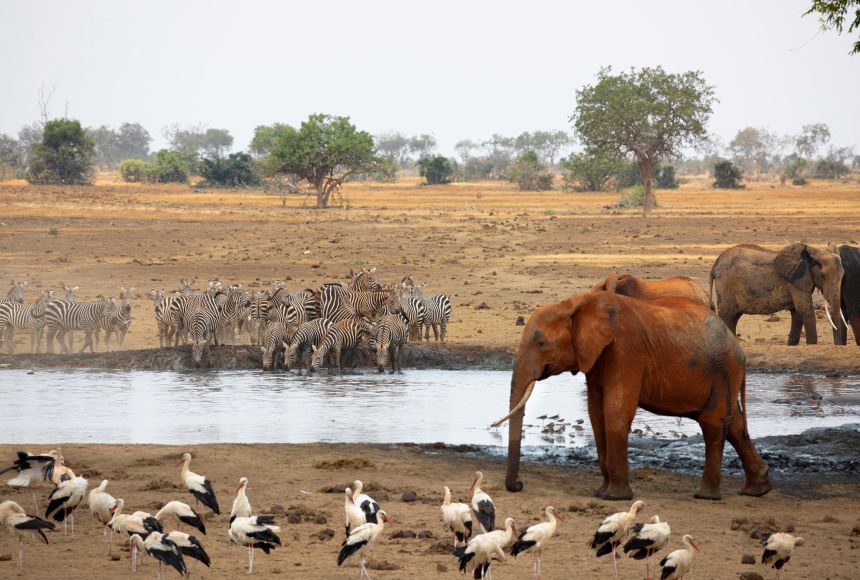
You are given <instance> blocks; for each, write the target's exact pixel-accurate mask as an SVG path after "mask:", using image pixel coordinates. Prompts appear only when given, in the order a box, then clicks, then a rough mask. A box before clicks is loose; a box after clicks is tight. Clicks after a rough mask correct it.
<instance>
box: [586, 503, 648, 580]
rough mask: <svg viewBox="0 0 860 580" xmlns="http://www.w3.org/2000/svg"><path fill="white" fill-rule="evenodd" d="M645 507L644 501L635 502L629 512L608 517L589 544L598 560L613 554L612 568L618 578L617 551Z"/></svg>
mask: <svg viewBox="0 0 860 580" xmlns="http://www.w3.org/2000/svg"><path fill="white" fill-rule="evenodd" d="M643 507H645V502H644V501H635V502H633V505H632V506H630V510H629V511H626V512H618V513H614V514H612V515H611V516H608V517H607V518H606V519H604V520H603V521H602V522H600V525H599V526H597V531H595V532H594V537H593V538H592V539H591V540H590V541H589V543H588V546H589V547H590V548H591V549H592V550H595V552H596V555H597V557H598V558H599V557H600V556H605V555H606V554H609V553H611V554H612V567H613V569H614V570H615V575H616V576H618V562H617V561H616V560H615V550H616V549H617V548H618V545H619V544H620V543H621V542H623V541H624V539H625V538H626V537H627V532H628V531H629V530H630V527H631V526H632V525H633V524H634V523H635V521H636V514H638V513H639V510H641V509H642V508H643Z"/></svg>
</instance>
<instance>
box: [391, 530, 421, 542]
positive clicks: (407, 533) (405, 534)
mask: <svg viewBox="0 0 860 580" xmlns="http://www.w3.org/2000/svg"><path fill="white" fill-rule="evenodd" d="M417 536H418V534H416V533H415V532H413V531H412V530H400V531H398V532H394V533H393V534H391V537H392V538H405V539H409V540H413V539H415V538H416V537H417Z"/></svg>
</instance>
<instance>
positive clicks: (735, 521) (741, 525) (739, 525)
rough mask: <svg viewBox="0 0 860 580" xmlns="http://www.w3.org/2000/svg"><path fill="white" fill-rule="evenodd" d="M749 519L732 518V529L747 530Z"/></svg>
mask: <svg viewBox="0 0 860 580" xmlns="http://www.w3.org/2000/svg"><path fill="white" fill-rule="evenodd" d="M749 525H750V521H749V520H748V519H747V518H732V530H735V531H737V530H744V531H746V530H748V529H749Z"/></svg>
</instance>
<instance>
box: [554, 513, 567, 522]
mask: <svg viewBox="0 0 860 580" xmlns="http://www.w3.org/2000/svg"><path fill="white" fill-rule="evenodd" d="M552 515H554V516H555V519H557V520H558V521H560V522H563V521H564V518H563V517H561V514H560V513H558V512H552Z"/></svg>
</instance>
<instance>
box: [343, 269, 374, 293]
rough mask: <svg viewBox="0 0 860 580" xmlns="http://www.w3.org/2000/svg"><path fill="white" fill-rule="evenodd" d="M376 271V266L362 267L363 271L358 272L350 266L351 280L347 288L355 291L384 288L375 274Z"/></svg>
mask: <svg viewBox="0 0 860 580" xmlns="http://www.w3.org/2000/svg"><path fill="white" fill-rule="evenodd" d="M375 273H376V266H374V267H373V268H370V269H367V268H362V269H361V272H358V273H355V272H353V271H352V268H350V269H349V279H350V282H349V284H348V285H347V290H352V291H354V292H359V291H365V290H382V284H380V283H379V280H377V279H376V277H375V276H374V274H375Z"/></svg>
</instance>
